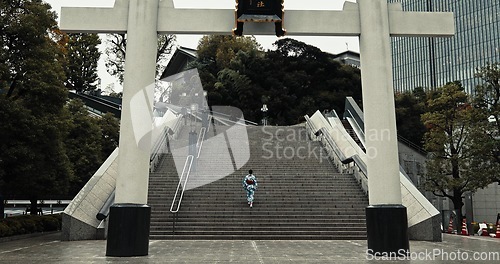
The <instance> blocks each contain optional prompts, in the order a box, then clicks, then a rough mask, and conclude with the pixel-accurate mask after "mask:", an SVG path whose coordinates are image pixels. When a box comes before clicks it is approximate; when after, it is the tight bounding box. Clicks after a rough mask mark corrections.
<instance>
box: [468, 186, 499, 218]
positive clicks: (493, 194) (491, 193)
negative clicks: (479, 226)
mask: <svg viewBox="0 0 500 264" xmlns="http://www.w3.org/2000/svg"><path fill="white" fill-rule="evenodd" d="M472 204H473V206H474V209H473V213H474V221H476V222H484V221H486V222H488V223H495V221H496V220H497V214H498V213H500V185H498V184H497V183H493V184H490V185H489V186H488V187H486V188H484V189H479V190H478V191H477V192H476V193H474V194H473V196H472Z"/></svg>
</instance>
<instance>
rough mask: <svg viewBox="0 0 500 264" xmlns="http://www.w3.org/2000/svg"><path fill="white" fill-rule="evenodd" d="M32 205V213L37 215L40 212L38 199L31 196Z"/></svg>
mask: <svg viewBox="0 0 500 264" xmlns="http://www.w3.org/2000/svg"><path fill="white" fill-rule="evenodd" d="M30 203H31V207H30V215H37V213H38V199H36V197H35V198H31V199H30Z"/></svg>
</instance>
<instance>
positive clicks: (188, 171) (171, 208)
mask: <svg viewBox="0 0 500 264" xmlns="http://www.w3.org/2000/svg"><path fill="white" fill-rule="evenodd" d="M193 160H194V156H193V155H189V156H187V157H186V162H185V163H184V168H183V169H182V174H181V178H180V179H179V184H177V189H176V190H175V194H174V200H173V201H172V205H171V206H170V212H171V213H173V214H175V213H177V212H179V209H180V208H181V202H182V197H184V191H185V190H186V188H185V187H182V191H181V196H180V198H179V202H178V203H177V208H176V209H175V210H174V205H175V201H176V200H177V194H178V193H179V189H180V188H181V186H182V179H183V178H184V175H186V179H185V180H184V185H183V186H186V184H187V181H188V179H189V174H190V172H191V166H192V165H193ZM188 164H189V165H188ZM188 166H189V167H188ZM186 168H187V171H186Z"/></svg>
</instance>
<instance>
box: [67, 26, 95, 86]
mask: <svg viewBox="0 0 500 264" xmlns="http://www.w3.org/2000/svg"><path fill="white" fill-rule="evenodd" d="M99 44H101V40H100V39H99V36H97V34H69V38H68V43H67V45H66V57H67V62H68V65H67V66H66V67H65V72H66V77H67V81H66V87H67V88H68V89H70V90H75V91H76V92H91V91H94V90H97V85H98V82H99V77H98V76H97V63H98V61H99V57H100V56H101V53H100V52H99V50H98V48H97V46H98V45H99Z"/></svg>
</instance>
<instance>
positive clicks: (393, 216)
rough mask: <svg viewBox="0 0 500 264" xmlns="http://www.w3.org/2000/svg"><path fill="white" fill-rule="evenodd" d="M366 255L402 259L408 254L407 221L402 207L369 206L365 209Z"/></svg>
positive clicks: (404, 208) (404, 209)
mask: <svg viewBox="0 0 500 264" xmlns="http://www.w3.org/2000/svg"><path fill="white" fill-rule="evenodd" d="M366 231H367V235H368V251H367V252H368V253H369V254H372V255H379V256H396V257H403V256H406V255H407V254H408V253H409V250H410V242H409V239H408V220H407V216H406V207H404V206H402V205H370V206H368V207H367V208H366Z"/></svg>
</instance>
